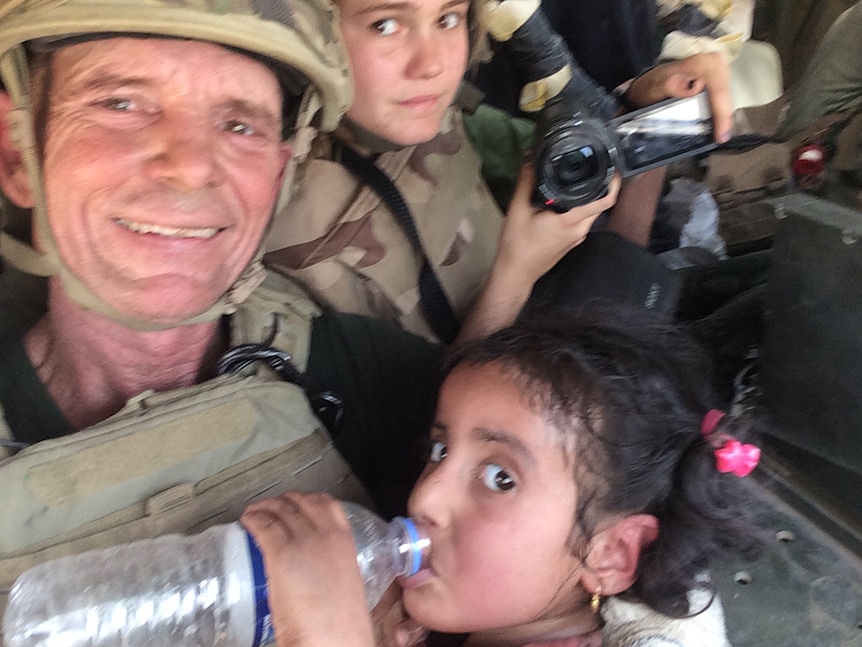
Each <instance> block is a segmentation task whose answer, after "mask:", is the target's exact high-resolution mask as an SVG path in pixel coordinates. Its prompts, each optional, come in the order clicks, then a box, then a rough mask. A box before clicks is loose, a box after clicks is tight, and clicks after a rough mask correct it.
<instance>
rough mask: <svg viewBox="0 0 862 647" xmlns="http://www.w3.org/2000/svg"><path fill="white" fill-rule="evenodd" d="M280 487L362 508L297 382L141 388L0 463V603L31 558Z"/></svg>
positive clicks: (188, 524) (195, 525) (224, 508)
mask: <svg viewBox="0 0 862 647" xmlns="http://www.w3.org/2000/svg"><path fill="white" fill-rule="evenodd" d="M288 490H307V491H326V492H329V493H331V494H332V495H333V496H335V497H337V498H340V499H346V500H353V501H357V502H360V503H363V504H365V505H370V502H369V500H368V497H367V495H366V493H365V491H364V489H363V488H362V486H361V484H360V483H359V481H358V479H357V478H356V477H355V475H354V474H353V473H352V471H351V469H350V467H349V466H348V465H347V463H346V462H345V461H344V459H343V458H342V457H341V456H340V455H339V453H338V452H337V450H336V449H335V448H334V446H333V445H332V441H331V439H330V437H329V435H328V434H327V433H326V431H325V430H324V429H323V427H322V425H321V424H320V422H319V421H318V420H317V418H315V416H314V414H313V413H312V411H311V409H310V407H309V405H308V402H307V400H306V397H305V394H304V393H303V391H302V390H301V389H300V388H298V387H296V386H294V385H292V384H288V383H285V382H277V381H263V380H261V378H259V377H247V378H234V377H221V378H217V379H215V380H212V381H210V382H207V383H205V384H202V385H198V386H195V387H190V388H188V389H180V390H176V391H171V392H168V393H164V394H154V393H145V394H143V395H141V396H139V397H137V398H135V399H133V400H132V401H130V402H129V404H128V405H127V406H126V407H125V408H124V409H123V410H122V411H120V412H119V413H118V414H116V415H115V416H113V417H111V418H109V419H108V420H106V421H104V422H102V423H100V424H98V425H95V426H94V427H91V428H89V429H87V430H84V431H82V432H78V433H75V434H72V435H69V436H66V437H63V438H58V439H53V440H49V441H45V442H42V443H38V444H36V445H33V446H31V447H28V448H27V449H25V450H23V451H21V452H19V453H18V454H16V455H15V456H12V457H11V458H7V459H5V460H3V461H2V462H0V491H2V492H3V494H4V499H5V500H6V504H5V506H4V507H5V509H4V519H3V524H2V527H0V612H2V610H3V609H5V605H6V598H7V595H8V589H9V587H11V585H12V583H13V582H14V580H15V578H16V577H17V576H18V575H19V574H20V573H22V572H23V571H24V570H26V569H27V568H30V567H31V566H34V565H35V564H38V563H41V562H43V561H46V560H49V559H53V558H56V557H60V556H62V555H68V554H74V553H79V552H82V551H85V550H89V549H93V548H102V547H104V546H108V545H112V544H118V543H126V542H129V541H134V540H136V539H141V538H145V537H153V536H157V535H162V534H166V533H174V532H182V533H196V532H200V531H202V530H203V529H205V528H207V527H209V526H211V525H214V524H218V523H227V522H230V521H234V520H236V519H237V518H238V517H239V515H240V513H241V512H242V510H243V509H244V508H245V506H246V505H247V504H248V503H250V502H251V501H253V500H255V499H257V498H261V497H267V496H275V495H278V494H281V493H283V492H286V491H288Z"/></svg>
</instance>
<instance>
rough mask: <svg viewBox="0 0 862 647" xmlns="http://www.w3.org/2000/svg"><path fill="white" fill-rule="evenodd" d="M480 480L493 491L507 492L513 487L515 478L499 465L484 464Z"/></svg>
mask: <svg viewBox="0 0 862 647" xmlns="http://www.w3.org/2000/svg"><path fill="white" fill-rule="evenodd" d="M482 482H483V483H484V484H485V487H486V488H488V489H489V490H494V491H495V492H507V491H508V490H511V489H512V488H513V487H515V479H513V478H512V477H511V476H510V475H509V473H508V472H507V471H506V470H504V469H503V468H502V467H500V466H499V465H494V464H493V463H491V464H490V465H485V466H484V467H483V468H482Z"/></svg>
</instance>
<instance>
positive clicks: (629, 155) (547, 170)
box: [483, 0, 715, 213]
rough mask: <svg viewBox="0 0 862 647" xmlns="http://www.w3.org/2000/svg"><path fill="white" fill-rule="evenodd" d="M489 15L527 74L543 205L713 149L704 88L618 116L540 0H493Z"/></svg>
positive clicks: (601, 192) (603, 189) (524, 100)
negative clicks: (545, 13) (541, 6)
mask: <svg viewBox="0 0 862 647" xmlns="http://www.w3.org/2000/svg"><path fill="white" fill-rule="evenodd" d="M483 20H484V21H485V24H486V26H487V27H488V30H489V32H490V34H491V36H492V37H493V38H494V39H496V40H498V41H500V42H503V43H505V44H506V46H507V47H509V48H510V49H511V51H512V53H513V55H514V58H515V60H516V62H517V65H518V67H519V69H520V71H521V74H522V75H523V77H524V80H525V84H524V88H523V90H522V93H521V100H520V106H521V109H522V110H524V111H525V112H535V113H537V117H536V122H537V129H536V144H535V157H534V167H535V172H536V188H535V192H534V194H533V198H532V199H533V203H534V204H535V205H536V206H537V207H542V208H549V209H553V210H554V211H557V212H560V213H563V212H566V211H569V210H570V209H572V208H573V207H576V206H579V205H584V204H588V203H590V202H593V201H594V200H597V199H599V198H601V197H603V196H605V195H607V194H608V187H609V184H610V181H611V178H613V176H614V174H615V173H619V174H620V175H621V176H622V177H629V176H632V175H636V174H638V173H641V172H643V171H647V170H649V169H652V168H656V167H658V166H664V165H666V164H669V163H670V162H672V161H674V160H677V159H681V158H684V157H689V156H691V155H696V154H698V153H702V152H706V151H708V150H711V149H712V148H714V147H715V141H714V137H713V128H712V115H711V113H710V109H709V101H708V99H707V97H706V96H705V95H704V94H703V93H701V94H697V95H696V96H693V97H689V98H686V99H682V100H671V101H666V102H662V103H659V104H657V105H655V106H650V107H649V108H645V109H642V110H638V111H635V112H633V113H630V114H627V115H624V116H622V117H617V118H614V117H613V115H614V114H615V113H616V112H617V110H618V107H619V106H618V104H617V102H616V100H615V99H614V98H613V97H612V96H611V95H609V94H608V93H606V92H604V91H603V90H602V89H601V88H599V87H598V86H596V85H595V84H594V83H593V82H592V81H591V80H590V79H589V77H587V76H586V74H585V73H584V72H583V70H581V69H580V67H578V65H577V63H575V61H574V60H573V59H572V56H571V54H570V53H569V51H568V48H567V47H566V45H565V42H564V41H563V39H562V38H561V37H560V36H559V35H558V34H557V33H556V32H554V30H553V29H552V27H551V26H550V24H549V23H548V21H547V18H546V17H545V16H544V14H543V13H542V11H541V8H540V3H539V0H504V1H503V2H489V3H488V4H487V5H486V7H485V10H484V14H483ZM651 87H654V86H651ZM688 89H689V88H684V89H683V91H682V92H680V93H679V94H688ZM671 92H673V90H671ZM673 93H674V94H678V93H677V92H673Z"/></svg>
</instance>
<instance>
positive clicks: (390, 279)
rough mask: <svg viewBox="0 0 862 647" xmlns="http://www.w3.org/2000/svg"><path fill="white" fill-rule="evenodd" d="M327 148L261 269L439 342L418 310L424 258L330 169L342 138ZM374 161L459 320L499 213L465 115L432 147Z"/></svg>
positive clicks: (275, 233)
mask: <svg viewBox="0 0 862 647" xmlns="http://www.w3.org/2000/svg"><path fill="white" fill-rule="evenodd" d="M330 144H332V145H331V150H330V151H329V153H328V154H327V155H321V157H319V158H318V159H314V160H313V161H311V162H310V163H309V164H308V166H307V168H306V171H305V175H304V176H303V177H302V178H301V180H300V182H299V189H298V190H297V191H296V193H295V195H294V196H293V198H292V200H291V202H290V203H289V204H288V205H287V207H286V208H285V209H284V210H283V211H282V212H281V213H280V214H279V215H278V216H277V217H276V222H275V223H274V224H273V227H272V230H271V233H270V236H269V239H268V241H267V252H268V253H267V254H266V256H265V257H264V262H265V263H266V265H267V266H268V267H270V268H271V269H273V270H275V271H278V272H281V273H284V274H286V275H288V276H291V277H293V278H295V279H297V280H299V281H300V282H302V283H303V284H304V285H305V286H306V287H307V288H308V289H309V290H310V291H311V292H312V294H313V295H314V296H315V297H316V298H317V299H319V300H320V301H321V302H322V303H324V304H327V305H329V306H331V307H333V308H335V309H336V310H340V311H343V312H350V313H356V314H363V315H368V316H371V317H375V318H377V319H383V320H387V321H391V322H394V323H397V324H398V325H399V326H401V327H402V328H404V329H406V330H409V331H411V332H414V333H416V334H419V335H422V336H424V337H426V338H428V339H432V340H434V339H435V337H434V335H433V333H432V332H431V330H430V328H429V326H428V324H427V322H426V321H425V320H424V317H423V316H422V313H421V310H420V307H419V290H418V277H419V271H420V268H421V266H422V259H421V258H419V256H418V255H417V253H416V252H414V250H413V248H412V247H411V246H410V244H409V242H408V240H407V238H406V236H405V235H404V233H403V232H402V230H401V228H400V226H399V224H398V223H397V222H396V220H395V218H394V217H393V215H392V213H391V212H390V211H389V210H388V209H387V208H386V206H385V205H384V204H382V203H381V200H380V198H379V197H378V196H377V195H376V193H374V192H373V191H372V190H371V189H370V188H368V187H365V186H360V185H359V184H358V182H357V181H356V180H355V179H354V178H353V177H352V176H351V175H350V174H349V173H348V172H347V170H346V169H345V168H344V167H343V166H342V165H341V164H340V163H338V162H337V161H334V160H335V157H336V156H337V154H338V145H337V140H336V141H333V142H330ZM317 145H318V146H319V145H320V144H319V143H318V144H317ZM376 163H377V165H378V166H379V167H380V168H381V169H382V170H383V171H384V172H385V173H386V174H387V175H388V176H389V178H390V179H391V180H392V181H393V182H394V183H395V185H396V186H397V187H398V189H399V190H400V191H401V194H402V196H403V197H404V200H405V202H406V203H407V205H408V206H409V208H410V210H411V213H412V216H413V219H414V221H415V222H416V225H417V228H418V230H419V235H420V237H421V239H422V242H423V244H424V247H425V250H426V253H427V254H428V257H429V260H430V261H431V263H432V265H433V266H434V268H435V270H436V271H437V274H438V276H439V278H440V281H441V283H442V285H443V289H444V291H445V292H446V295H447V297H448V299H449V302H450V304H451V305H452V308H453V310H454V311H455V313H456V315H457V316H458V317H463V316H464V315H465V314H466V312H467V310H468V309H469V307H470V306H471V305H472V303H473V301H474V300H475V298H476V297H477V296H478V294H479V292H480V290H481V288H482V286H483V285H484V282H485V279H486V277H487V275H488V272H489V271H490V268H491V263H492V261H493V259H494V254H495V253H496V249H497V240H498V237H499V232H500V228H501V225H502V218H501V217H502V214H501V212H500V210H499V208H498V207H497V205H496V203H495V201H494V199H493V197H492V196H491V194H490V192H489V190H488V188H487V186H486V185H485V182H484V180H483V179H482V174H481V160H480V158H479V155H478V154H477V152H476V151H475V149H474V148H473V146H472V144H471V143H470V141H469V140H468V138H467V136H466V134H465V131H464V125H463V118H462V116H461V113H460V111H458V110H455V109H453V110H452V111H451V112H450V113H449V115H448V117H447V119H446V120H445V123H444V125H443V127H442V128H441V132H440V134H439V135H438V136H437V137H435V138H434V139H433V140H431V141H430V142H427V143H424V144H420V145H418V146H410V147H406V148H402V149H398V150H395V151H391V152H387V153H383V154H381V155H380V156H379V157H378V158H377V160H376ZM287 241H290V243H291V244H290V245H286V242H287ZM295 241H304V242H300V243H296V242H295Z"/></svg>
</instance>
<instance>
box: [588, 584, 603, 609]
mask: <svg viewBox="0 0 862 647" xmlns="http://www.w3.org/2000/svg"><path fill="white" fill-rule="evenodd" d="M601 603H602V587H601V585H599V586H597V587H596V590H595V591H593V595H592V597H590V610H591V611H592V612H593V613H598V612H599V606H600V605H601Z"/></svg>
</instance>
